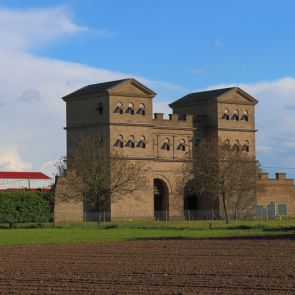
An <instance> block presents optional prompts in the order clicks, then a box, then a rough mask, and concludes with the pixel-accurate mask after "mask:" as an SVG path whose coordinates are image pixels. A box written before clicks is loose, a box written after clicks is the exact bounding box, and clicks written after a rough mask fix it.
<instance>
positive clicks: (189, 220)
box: [187, 210, 191, 228]
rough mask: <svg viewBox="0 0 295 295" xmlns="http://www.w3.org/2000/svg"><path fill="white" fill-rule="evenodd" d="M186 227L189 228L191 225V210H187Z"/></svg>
mask: <svg viewBox="0 0 295 295" xmlns="http://www.w3.org/2000/svg"><path fill="white" fill-rule="evenodd" d="M187 213H188V227H189V228H190V227H191V211H190V210H188V212H187Z"/></svg>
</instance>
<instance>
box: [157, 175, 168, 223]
mask: <svg viewBox="0 0 295 295" xmlns="http://www.w3.org/2000/svg"><path fill="white" fill-rule="evenodd" d="M154 217H155V219H157V220H168V219H169V191H168V187H167V184H166V183H165V182H164V181H163V180H162V179H159V178H156V179H154Z"/></svg>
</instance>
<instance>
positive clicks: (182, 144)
mask: <svg viewBox="0 0 295 295" xmlns="http://www.w3.org/2000/svg"><path fill="white" fill-rule="evenodd" d="M177 149H178V150H180V151H185V140H184V139H181V140H180V144H179V146H178V147H177Z"/></svg>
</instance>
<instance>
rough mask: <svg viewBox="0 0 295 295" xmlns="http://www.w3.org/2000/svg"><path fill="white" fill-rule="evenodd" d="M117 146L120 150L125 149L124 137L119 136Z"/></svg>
mask: <svg viewBox="0 0 295 295" xmlns="http://www.w3.org/2000/svg"><path fill="white" fill-rule="evenodd" d="M115 146H116V147H119V148H123V147H124V142H123V135H119V136H118V139H117V141H116V142H115Z"/></svg>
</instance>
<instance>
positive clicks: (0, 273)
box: [0, 235, 295, 295]
mask: <svg viewBox="0 0 295 295" xmlns="http://www.w3.org/2000/svg"><path fill="white" fill-rule="evenodd" d="M0 294H1V295H2V294H74V295H75V294H175V295H176V294H295V235H288V236H283V237H280V238H275V237H274V238H240V239H212V240H140V241H123V242H109V243H98V244H75V245H46V246H31V247H27V246H26V247H0Z"/></svg>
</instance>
